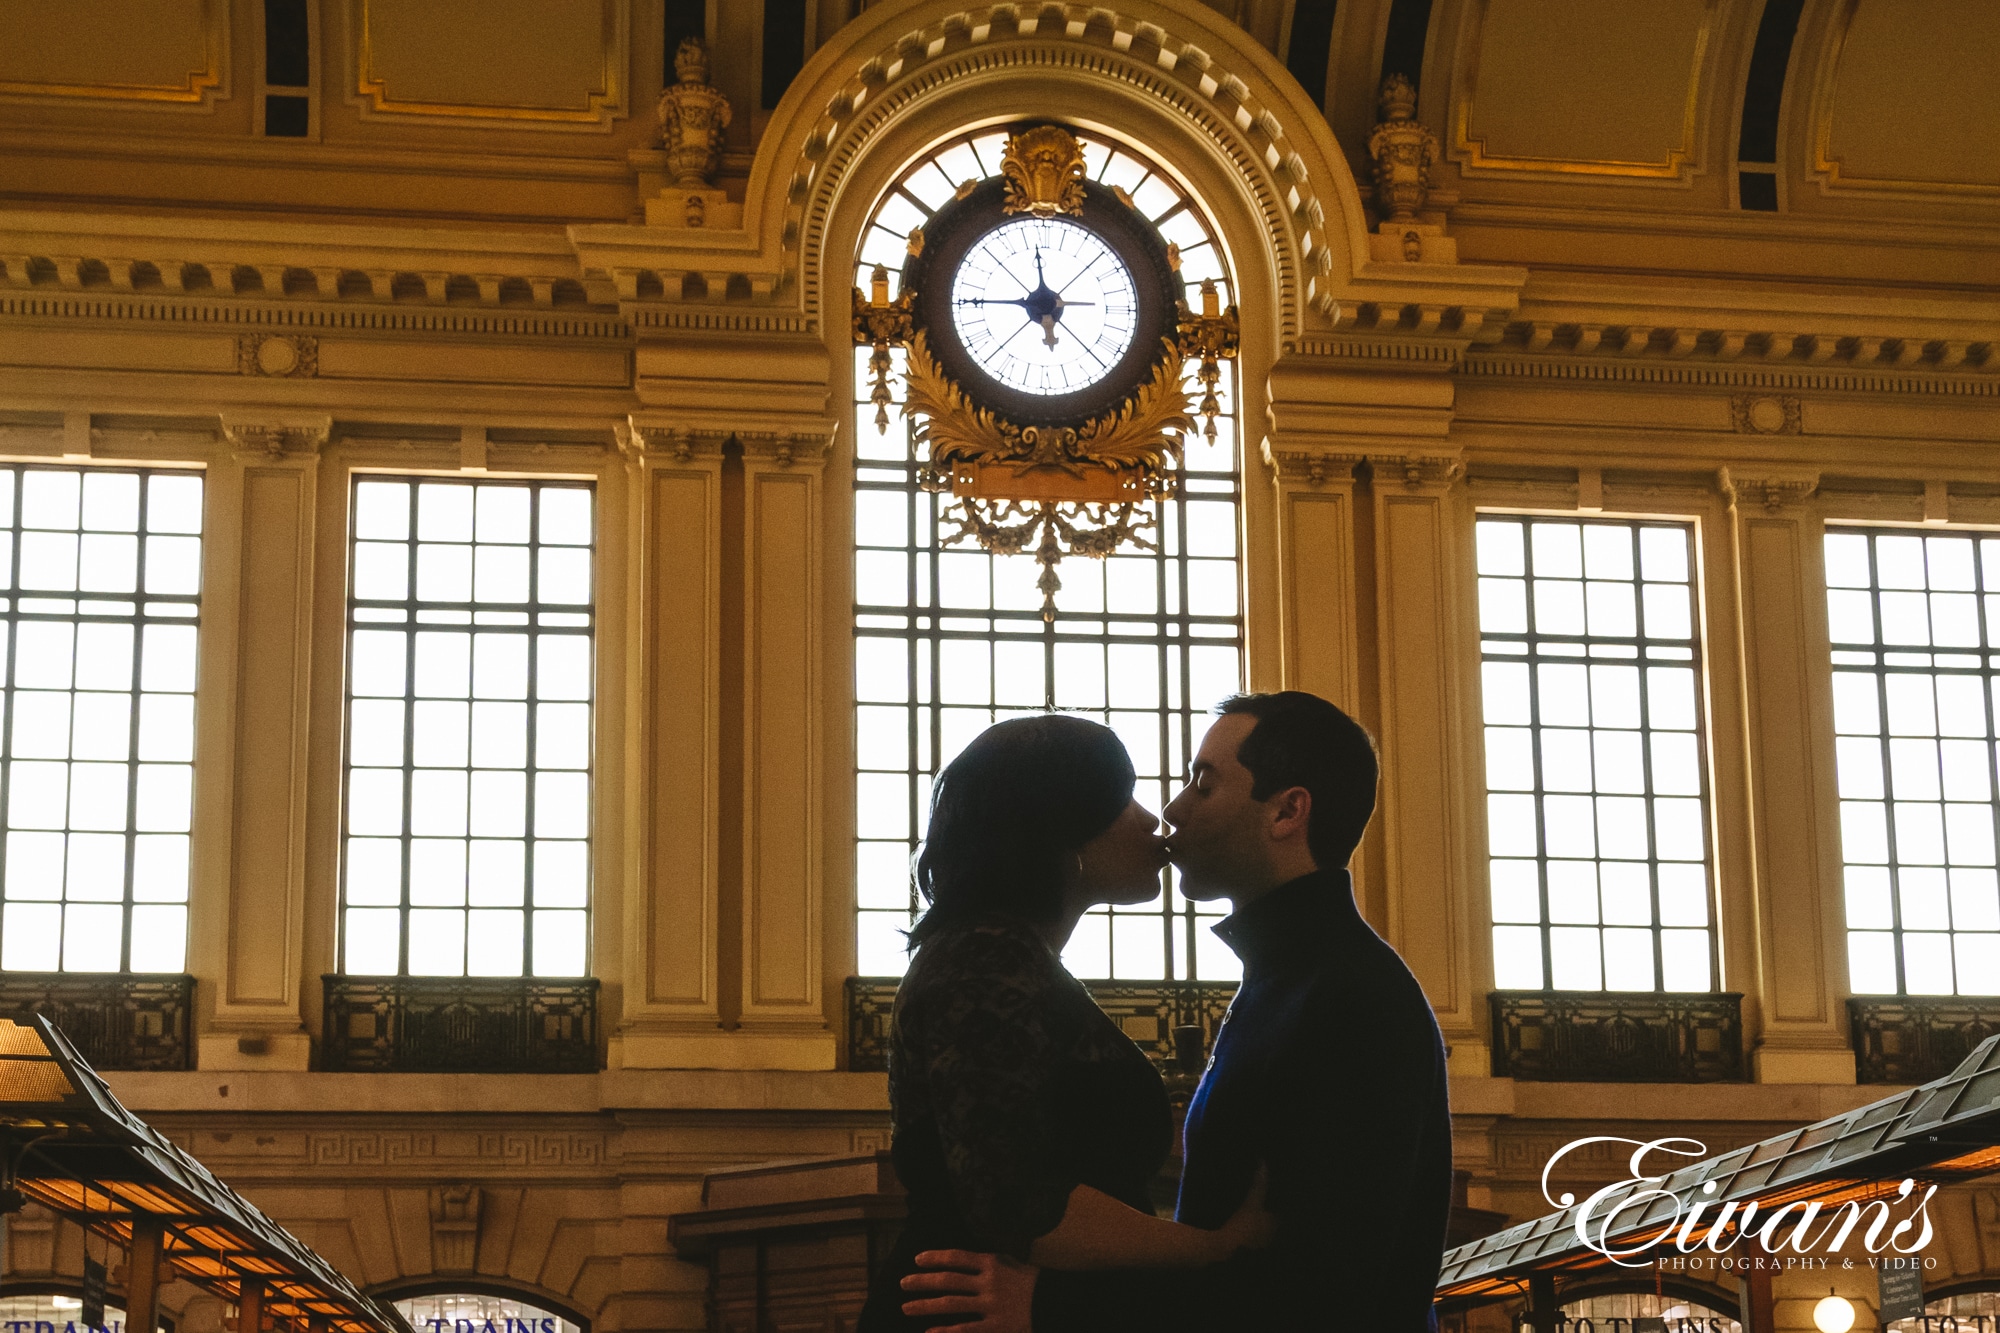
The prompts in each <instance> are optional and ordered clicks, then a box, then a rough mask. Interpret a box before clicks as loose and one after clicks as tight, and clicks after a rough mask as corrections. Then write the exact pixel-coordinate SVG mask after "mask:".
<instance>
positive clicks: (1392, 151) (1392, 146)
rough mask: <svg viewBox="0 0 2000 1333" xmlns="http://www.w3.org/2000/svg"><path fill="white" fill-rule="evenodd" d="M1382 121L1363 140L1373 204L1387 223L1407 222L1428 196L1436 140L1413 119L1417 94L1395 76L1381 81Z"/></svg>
mask: <svg viewBox="0 0 2000 1333" xmlns="http://www.w3.org/2000/svg"><path fill="white" fill-rule="evenodd" d="M1380 106H1381V111H1382V120H1381V122H1380V123H1379V124H1377V125H1376V126H1375V129H1374V132H1373V133H1371V134H1370V135H1369V136H1368V155H1369V156H1370V157H1372V158H1374V159H1375V202H1376V205H1377V206H1378V207H1379V208H1380V209H1381V210H1382V220H1383V222H1384V223H1385V224H1386V223H1392V222H1412V221H1415V220H1416V216H1417V213H1418V211H1419V210H1420V209H1422V208H1423V206H1424V200H1425V199H1426V198H1427V197H1428V196H1429V194H1430V188H1431V168H1432V167H1433V166H1435V165H1437V152H1438V150H1437V136H1435V135H1433V134H1432V133H1431V132H1430V130H1428V129H1426V128H1425V127H1424V126H1423V125H1421V124H1419V123H1418V121H1417V90H1416V89H1414V88H1412V87H1411V86H1410V81H1409V80H1408V79H1406V78H1404V77H1403V76H1402V75H1400V74H1391V75H1390V76H1389V77H1387V78H1386V79H1383V80H1382V97H1381V102H1380Z"/></svg>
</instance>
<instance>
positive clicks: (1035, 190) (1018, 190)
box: [1000, 125, 1085, 218]
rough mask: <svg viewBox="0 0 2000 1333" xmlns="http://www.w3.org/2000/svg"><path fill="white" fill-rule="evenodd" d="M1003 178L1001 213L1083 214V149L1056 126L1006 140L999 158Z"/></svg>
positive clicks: (1036, 129)
mask: <svg viewBox="0 0 2000 1333" xmlns="http://www.w3.org/2000/svg"><path fill="white" fill-rule="evenodd" d="M1000 173H1001V175H1002V176H1004V177H1005V178H1006V181H1007V184H1006V202H1005V203H1003V204H1001V205H1000V211H1001V212H1002V213H1010V214H1011V213H1033V214H1034V215H1035V216H1037V217H1044V218H1045V217H1052V216H1054V215H1055V214H1057V213H1066V214H1068V215H1070V216H1071V217H1074V216H1076V215H1077V214H1078V213H1081V212H1082V211H1083V179H1084V175H1085V171H1084V163H1083V145H1082V144H1080V143H1078V142H1077V141H1076V136H1075V135H1073V134H1071V133H1070V132H1069V131H1068V130H1066V129H1064V128H1062V126H1060V125H1038V126H1036V127H1035V128H1033V129H1029V130H1022V131H1020V132H1019V133H1017V134H1011V135H1009V136H1008V137H1007V150H1006V152H1005V153H1004V154H1003V155H1002V157H1001V158H1000Z"/></svg>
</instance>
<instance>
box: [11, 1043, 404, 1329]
mask: <svg viewBox="0 0 2000 1333" xmlns="http://www.w3.org/2000/svg"><path fill="white" fill-rule="evenodd" d="M0 1152H4V1170H5V1184H6V1185H8V1186H11V1187H12V1188H13V1189H14V1190H17V1191H18V1192H19V1195H20V1197H21V1198H22V1199H24V1200H32V1201H34V1202H36V1203H39V1204H41V1205H43V1206H44V1207H46V1208H48V1209H50V1210H51V1211H53V1212H55V1213H56V1214H58V1215H59V1216H61V1217H63V1218H65V1219H67V1220H68V1221H71V1222H74V1223H76V1224H77V1225H78V1226H81V1227H82V1228H84V1230H85V1231H86V1232H88V1233H93V1234H95V1235H98V1236H101V1237H103V1238H105V1239H106V1240H109V1241H111V1242H113V1243H115V1244H117V1245H120V1246H124V1247H126V1248H127V1250H128V1251H130V1252H131V1254H132V1258H133V1260H135V1261H137V1262H130V1263H128V1265H127V1266H128V1270H129V1271H130V1272H131V1273H132V1274H133V1277H132V1280H131V1283H130V1290H128V1292H127V1302H128V1307H131V1306H140V1305H141V1304H142V1303H143V1304H145V1305H152V1304H153V1303H154V1301H155V1299H156V1296H157V1285H156V1284H155V1283H153V1282H152V1281H151V1280H150V1276H148V1275H147V1274H148V1265H146V1264H145V1263H144V1262H143V1256H145V1255H146V1254H147V1253H148V1252H151V1253H152V1254H154V1255H155V1256H156V1258H155V1263H157V1260H158V1259H164V1260H166V1261H168V1262H171V1263H172V1264H173V1266H174V1269H175V1270H176V1271H177V1273H178V1274H179V1276H180V1277H181V1278H182V1279H184V1280H185V1281H188V1282H191V1283H193V1284H194V1285H195V1286H198V1287H200V1288H202V1289H203V1290H205V1291H208V1292H211V1293H213V1294H214V1295H217V1296H220V1297H221V1298H223V1299H224V1300H225V1301H228V1302H230V1303H232V1304H235V1305H237V1306H238V1307H239V1308H240V1309H242V1310H243V1311H245V1312H246V1313H249V1312H252V1311H256V1310H258V1309H260V1308H261V1313H262V1314H263V1315H266V1316H271V1317H272V1318H273V1319H274V1320H275V1321H276V1322H277V1323H278V1324H279V1326H280V1327H282V1326H283V1325H284V1323H285V1322H287V1321H289V1322H290V1323H291V1324H292V1325H293V1326H295V1327H297V1328H299V1329H301V1330H307V1329H310V1330H313V1331H314V1333H321V1331H322V1330H323V1331H324V1333H413V1330H412V1329H411V1328H410V1325H409V1323H408V1321H406V1320H405V1319H404V1318H403V1317H402V1315H401V1314H399V1313H398V1312H397V1311H396V1310H395V1309H393V1308H392V1307H390V1306H387V1305H384V1304H381V1303H379V1302H377V1301H375V1300H374V1299H372V1298H371V1297H369V1296H366V1295H364V1294H363V1293H362V1292H361V1291H360V1289H359V1288H357V1287H355V1286H354V1284H353V1283H351V1282H349V1281H348V1280H347V1279H346V1278H345V1277H343V1276H341V1274H340V1273H339V1272H338V1271H336V1270H335V1269H334V1267H333V1266H332V1265H331V1264H329V1263H327V1261H326V1260H325V1259H323V1258H321V1257H320V1256H319V1255H318V1254H316V1253H314V1252H313V1251H312V1250H311V1249H309V1248H308V1247H307V1246H306V1245H304V1244H303V1243H302V1242H300V1241H299V1240H298V1239H297V1238H296V1237H294V1236H293V1235H292V1234H291V1233H290V1232H288V1231H286V1230H285V1229H284V1228H283V1227H281V1226H279V1225H278V1224H277V1223H276V1222H273V1221H272V1220H271V1219H270V1218H269V1217H266V1216H265V1215H264V1213H263V1212H262V1211H261V1210H259V1209H258V1208H257V1207H256V1206H255V1205H253V1204H251V1203H250V1202H249V1201H247V1200H246V1199H244V1198H243V1197H242V1196H241V1195H239V1194H237V1193H236V1191H234V1190H232V1189H230V1188H229V1187H228V1186H227V1185H225V1184H223V1183H222V1182H221V1181H220V1180H217V1179H216V1178H215V1176H214V1175H212V1174H211V1173H210V1172H209V1170H208V1168H206V1167H204V1166H203V1165H202V1164H201V1163H200V1162H197V1161H196V1160H195V1159H194V1158H192V1157H190V1156H188V1154H186V1153H185V1152H182V1151H181V1150H180V1149H179V1148H177V1147H175V1146H174V1145H173V1144H172V1143H171V1142H169V1141H168V1140H167V1138H166V1137H165V1136H164V1135H162V1134H161V1133H159V1131H157V1130H155V1129H154V1128H153V1127H152V1126H150V1125H148V1124H146V1123H145V1122H144V1121H143V1120H140V1119H139V1118H138V1117H137V1116H135V1115H133V1114H132V1113H131V1112H130V1111H127V1110H126V1109H125V1108H124V1107H123V1106H122V1105H120V1104H119V1102H118V1099H117V1098H116V1097H114V1096H112V1094H111V1089H110V1088H109V1087H108V1086H107V1085H106V1084H105V1082H104V1080H103V1079H101V1078H99V1077H98V1076H97V1073H96V1071H94V1070H92V1069H91V1067H90V1066H89V1064H88V1063H86V1062H85V1061H84V1059H83V1057H82V1056H81V1055H80V1054H78V1053H77V1050H76V1048H75V1047H74V1046H72V1045H71V1044H70V1043H69V1041H68V1040H67V1039H66V1038H65V1037H64V1036H63V1035H62V1033H61V1032H60V1031H59V1030H58V1029H57V1028H56V1027H55V1025H54V1024H52V1023H50V1022H49V1020H48V1019H47V1018H46V1017H45V1016H43V1015H40V1014H37V1015H35V1016H34V1026H33V1027H27V1026H23V1025H21V1024H18V1023H14V1022H11V1021H8V1020H5V1019H0ZM142 1288H143V1289H144V1290H143V1292H142ZM135 1297H137V1299H135ZM127 1315H128V1324H130V1325H131V1326H132V1327H134V1328H140V1329H143V1327H144V1324H143V1322H137V1323H135V1322H133V1321H134V1319H135V1318H137V1319H142V1318H143V1316H139V1315H137V1314H136V1312H135V1311H133V1310H132V1309H130V1308H128V1310H127ZM258 1322H259V1323H261V1320H259V1321H258ZM242 1333H259V1329H258V1328H257V1327H253V1326H252V1325H251V1324H248V1323H246V1324H245V1326H244V1328H243V1330H242Z"/></svg>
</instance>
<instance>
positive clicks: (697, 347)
mask: <svg viewBox="0 0 2000 1333" xmlns="http://www.w3.org/2000/svg"><path fill="white" fill-rule="evenodd" d="M636 367H637V376H636V388H637V390H638V394H639V398H640V401H641V402H642V403H644V404H646V406H645V408H644V409H642V411H641V412H639V413H637V414H634V416H633V417H632V419H631V425H632V430H631V431H630V432H629V434H628V437H627V439H628V454H631V455H633V456H634V457H636V458H637V459H638V460H639V461H638V463H637V464H636V466H639V467H641V468H643V469H646V470H647V475H648V477H649V478H650V484H648V485H645V486H641V487H639V488H638V489H639V490H640V492H641V493H642V494H645V495H647V496H649V497H650V499H649V500H647V501H644V502H641V503H644V504H647V505H650V506H651V513H650V514H649V515H648V516H647V517H648V522H650V523H651V524H652V527H651V529H650V530H649V533H648V535H646V536H645V537H643V538H641V539H640V540H641V543H642V546H643V548H644V550H645V552H646V559H647V560H648V561H651V562H653V564H652V569H653V570H654V572H653V573H652V574H650V575H649V574H646V573H638V574H635V576H634V577H635V580H636V582H635V584H634V591H633V596H634V597H635V598H647V599H650V602H651V605H650V606H649V607H648V608H647V614H648V615H649V617H651V623H652V624H653V625H654V627H655V628H653V629H651V630H649V631H647V632H645V633H644V634H642V636H641V637H642V638H643V639H644V640H645V642H646V643H647V644H648V648H647V651H648V652H650V653H651V654H652V655H653V656H652V658H651V660H650V662H648V663H643V664H641V670H640V671H639V673H638V674H639V677H640V679H641V680H642V681H643V682H645V683H644V684H642V685H640V686H638V687H637V688H638V689H639V690H640V692H641V694H642V695H643V699H642V700H641V703H642V705H643V706H642V708H641V711H642V712H643V713H645V714H646V715H647V717H648V722H647V723H646V726H647V727H648V728H650V729H651V739H650V740H645V741H641V740H639V739H638V738H637V737H636V736H635V738H634V741H633V744H634V745H635V746H637V747H639V748H640V751H641V754H642V755H644V756H650V757H647V758H641V759H637V760H635V761H634V762H635V763H636V764H638V765H639V767H640V768H641V769H642V770H643V777H644V780H643V781H642V782H641V783H640V784H639V786H640V788H641V789H642V790H643V791H645V792H646V793H648V794H646V795H641V796H637V797H635V798H634V799H635V801H636V802H638V806H637V808H638V809H640V810H643V811H644V812H645V813H646V815H647V818H648V820H649V821H650V822H651V828H652V831H651V832H650V833H649V835H648V838H647V842H646V845H647V847H648V848H649V849H650V851H649V852H641V853H640V855H642V856H650V858H651V860H650V863H649V864H648V865H647V866H645V867H644V868H643V873H642V874H641V875H640V877H639V878H638V880H637V881H636V882H637V883H638V884H639V885H640V886H641V889H640V893H639V895H638V904H637V905H635V907H634V909H633V910H634V912H635V913H636V914H637V915H639V916H642V917H644V918H645V919H644V921H643V923H638V924H643V926H644V928H645V930H646V931H647V932H648V937H647V939H646V942H644V943H641V944H635V945H634V946H633V947H635V948H640V949H643V950H644V951H645V957H644V958H643V959H634V960H633V965H634V966H635V967H637V968H638V974H639V975H645V976H647V977H648V978H649V980H648V983H647V984H648V986H649V988H652V989H651V990H650V992H649V995H642V996H640V997H636V998H635V999H633V1000H628V1002H627V1014H626V1027H625V1029H623V1032H622V1036H621V1042H620V1055H619V1058H620V1059H621V1060H622V1062H623V1063H624V1064H626V1065H628V1066H645V1067H655V1068H662V1067H664V1068H717V1069H832V1068H833V1067H834V1064H835V1059H836V1053H837V1038H836V1035H835V1033H834V1031H833V1028H832V1025H831V1023H830V1022H829V1017H828V1014H827V1011H826V1004H827V1000H826V996H825V993H824V992H825V965H824V953H825V947H826V940H825V920H824V917H825V904H824V901H823V897H824V856H825V849H824V838H825V828H824V816H823V814H822V801H823V792H822V788H823V775H822V773H821V764H822V762H823V760H822V750H823V747H822V732H823V727H824V722H823V719H822V717H821V714H820V709H819V701H820V697H821V691H822V688H823V686H822V681H821V672H822V661H823V644H822V638H823V635H824V629H823V625H822V617H823V609H822V602H823V600H824V598H823V586H822V585H823V583H824V578H823V574H822V562H823V559H824V555H823V552H822V550H821V547H822V544H823V542H824V528H825V523H824V513H823V510H824V500H823V495H822V472H823V471H824V468H825V459H826V453H827V449H828V446H829V444H830V442H831V440H832V437H833V430H834V426H833V422H832V421H831V420H829V419H827V417H826V415H825V414H826V405H827V384H828V379H829V375H830V372H831V360H830V358H829V356H828V354H827V351H826V348H825V345H824V344H823V343H821V342H820V341H819V340H817V339H811V338H786V337H776V338H773V337H770V336H768V335H766V336H763V337H756V338H752V337H746V336H745V335H744V334H742V333H741V332H719V331H715V330H701V329H677V328H656V329H647V330H646V331H645V332H644V333H642V335H641V339H640V345H639V348H638V352H637V357H636ZM726 448H733V449H740V451H741V464H740V466H741V472H740V478H741V485H740V488H739V487H738V485H737V478H738V475H739V474H738V473H737V471H736V468H737V466H738V464H737V461H736V460H735V459H734V458H730V459H725V457H724V454H725V449H726ZM671 571H678V572H679V573H680V574H681V575H684V576H686V577H685V578H675V577H674V574H673V573H672V572H671ZM670 579H671V580H673V581H675V582H678V583H680V584H681V586H680V587H678V588H675V589H669V588H666V587H664V586H662V585H664V584H665V583H666V582H668V581H669V580H670ZM697 583H699V585H700V588H699V590H697V588H696V586H695V585H696V584H697ZM725 603H726V604H725ZM691 617H697V618H699V623H700V624H701V625H702V626H703V627H704V628H703V630H702V632H701V636H700V638H701V643H700V644H696V643H693V642H691V641H688V636H686V633H685V628H684V627H685V626H686V625H687V624H688V623H690V618H691ZM739 627H740V628H739ZM725 639H726V640H727V641H726V642H725ZM738 661H740V669H739V667H738V665H737V663H738ZM725 669H726V670H728V672H729V673H730V678H731V679H732V680H740V681H741V685H740V693H739V694H737V695H735V696H732V697H731V698H730V699H729V700H728V702H727V703H725V697H724V694H723V690H722V683H723V678H722V672H723V671H724V670H725ZM697 679H699V680H701V681H702V682H704V683H703V684H702V685H701V687H700V688H699V689H698V690H697V689H696V688H695V686H694V684H693V682H694V681H696V680H697ZM697 696H698V697H699V699H700V704H699V709H698V710H697V709H695V708H693V707H691V705H692V704H693V703H694V701H695V699H696V697H697ZM739 701H740V703H739ZM739 773H740V775H741V777H740V785H735V784H737V783H738V780H737V779H736V777H735V775H736V774H739ZM720 774H728V775H730V776H729V777H728V779H727V780H729V781H731V782H732V784H733V785H732V788H731V789H729V790H725V789H723V787H722V786H721V782H722V781H724V780H725V779H724V778H723V777H721V776H720ZM697 785H699V786H700V788H701V789H700V790H699V791H697V790H695V787H696V786H697ZM732 809H733V810H736V811H740V818H734V819H732V818H729V817H728V812H729V811H730V810H732ZM739 837H740V843H739V842H736V841H735V839H737V838H739ZM726 839H727V840H730V845H729V846H725V845H724V840H726ZM697 849H699V850H697ZM635 1006H639V1007H635Z"/></svg>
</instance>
